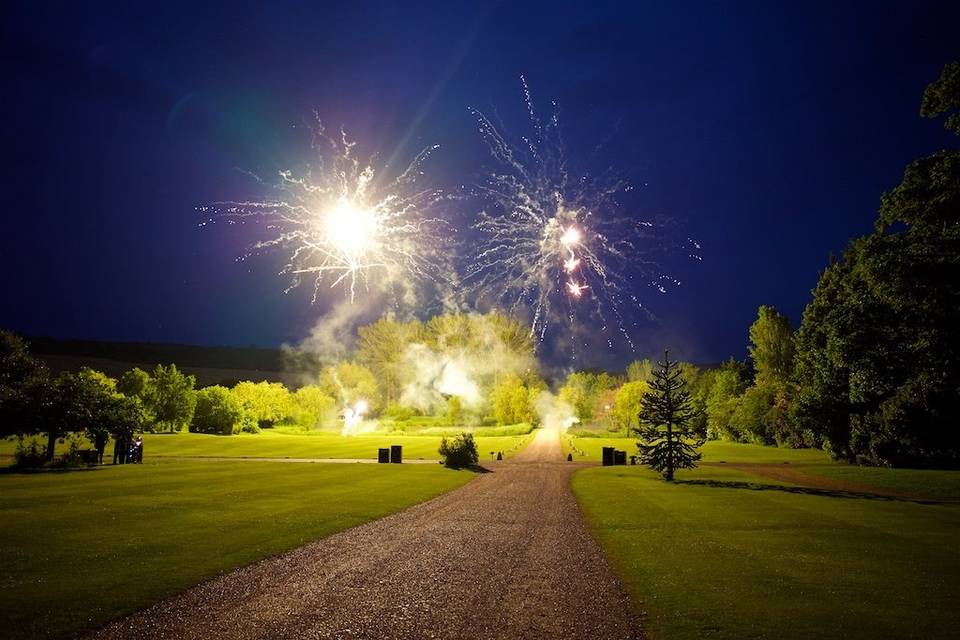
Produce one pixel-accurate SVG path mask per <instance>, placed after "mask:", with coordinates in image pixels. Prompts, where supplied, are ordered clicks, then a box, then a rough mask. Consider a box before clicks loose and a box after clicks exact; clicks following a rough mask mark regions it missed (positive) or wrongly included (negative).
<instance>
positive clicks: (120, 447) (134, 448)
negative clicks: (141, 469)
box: [113, 436, 143, 464]
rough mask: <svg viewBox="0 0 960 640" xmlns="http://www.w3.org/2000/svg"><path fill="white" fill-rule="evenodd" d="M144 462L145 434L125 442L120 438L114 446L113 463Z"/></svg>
mask: <svg viewBox="0 0 960 640" xmlns="http://www.w3.org/2000/svg"><path fill="white" fill-rule="evenodd" d="M142 462H143V436H137V437H136V438H131V439H130V440H128V441H126V442H123V441H120V440H118V441H117V443H116V445H114V447H113V464H140V463H142Z"/></svg>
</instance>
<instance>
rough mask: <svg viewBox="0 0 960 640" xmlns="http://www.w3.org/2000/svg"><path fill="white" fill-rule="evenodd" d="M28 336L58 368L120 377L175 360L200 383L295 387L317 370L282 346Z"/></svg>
mask: <svg viewBox="0 0 960 640" xmlns="http://www.w3.org/2000/svg"><path fill="white" fill-rule="evenodd" d="M27 340H28V342H29V343H30V351H31V352H32V353H33V354H35V355H36V356H37V357H39V358H41V359H43V360H44V361H45V362H46V363H47V365H48V366H49V367H50V369H51V370H52V371H53V372H54V373H58V372H60V371H75V370H77V369H80V368H81V367H90V368H92V369H96V370H98V371H103V372H104V373H106V374H107V375H109V376H111V377H117V376H119V375H120V374H122V373H123V372H124V371H127V370H128V369H131V368H133V367H140V368H141V369H145V370H150V369H152V368H154V367H155V366H156V365H158V364H171V363H173V364H176V365H177V367H178V368H179V369H181V370H183V371H185V372H187V373H190V374H192V375H194V376H196V377H197V384H198V386H208V385H212V384H228V385H232V384H235V383H236V382H237V381H240V380H252V381H255V382H259V381H262V380H267V381H271V382H283V383H285V384H287V385H288V386H293V387H297V386H300V385H301V384H304V383H305V382H306V381H307V380H308V379H309V378H310V377H312V376H311V375H310V374H311V372H316V371H318V370H319V366H318V365H316V364H315V362H313V360H312V358H309V357H304V356H301V357H299V358H294V357H292V356H291V355H290V354H288V353H285V352H284V351H283V350H281V349H263V348H259V347H247V348H244V347H204V346H199V345H188V344H162V343H152V342H106V341H97V340H58V339H54V338H28V339H27ZM314 375H315V374H314Z"/></svg>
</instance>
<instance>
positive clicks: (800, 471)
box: [701, 462, 943, 502]
mask: <svg viewBox="0 0 960 640" xmlns="http://www.w3.org/2000/svg"><path fill="white" fill-rule="evenodd" d="M701 466H704V467H725V468H728V469H737V470H738V471H744V472H746V473H750V474H753V475H756V476H760V477H763V478H769V479H771V480H777V481H779V482H786V483H788V484H793V485H797V486H800V487H810V488H812V489H821V490H823V491H834V492H837V493H847V494H851V495H862V496H876V497H879V498H896V499H900V500H914V501H917V502H943V500H938V499H937V498H933V497H931V496H926V495H922V494H918V493H909V492H904V491H895V490H892V489H885V488H883V487H878V486H876V485H872V484H866V483H862V482H850V481H847V480H839V479H836V478H827V477H825V476H820V475H817V474H816V473H815V472H810V471H809V470H807V469H806V468H807V467H810V466H811V465H791V464H765V463H759V462H727V463H723V462H703V463H701Z"/></svg>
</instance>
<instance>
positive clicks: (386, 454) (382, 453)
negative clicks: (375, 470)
mask: <svg viewBox="0 0 960 640" xmlns="http://www.w3.org/2000/svg"><path fill="white" fill-rule="evenodd" d="M377 462H378V463H379V464H387V463H388V462H390V449H388V448H386V447H384V448H382V449H377Z"/></svg>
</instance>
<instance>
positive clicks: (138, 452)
mask: <svg viewBox="0 0 960 640" xmlns="http://www.w3.org/2000/svg"><path fill="white" fill-rule="evenodd" d="M130 462H133V463H134V464H143V436H137V439H136V440H134V442H133V446H132V447H131V448H130Z"/></svg>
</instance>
